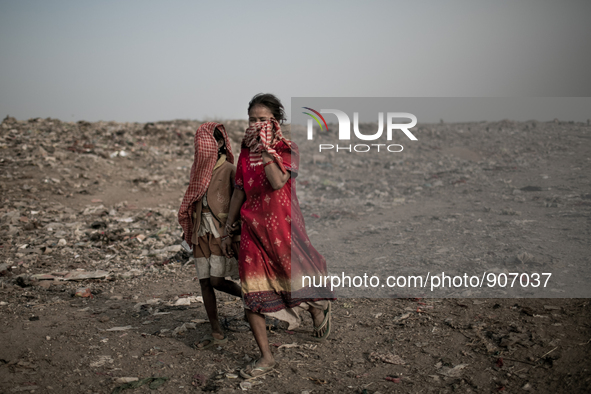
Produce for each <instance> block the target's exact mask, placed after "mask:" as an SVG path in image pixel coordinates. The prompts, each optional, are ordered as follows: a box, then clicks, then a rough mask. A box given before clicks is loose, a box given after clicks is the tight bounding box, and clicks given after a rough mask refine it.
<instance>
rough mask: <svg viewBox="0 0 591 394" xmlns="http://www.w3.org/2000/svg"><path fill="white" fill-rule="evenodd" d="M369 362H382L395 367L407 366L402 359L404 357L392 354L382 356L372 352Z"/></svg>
mask: <svg viewBox="0 0 591 394" xmlns="http://www.w3.org/2000/svg"><path fill="white" fill-rule="evenodd" d="M369 361H371V362H376V361H382V362H385V363H387V364H394V365H404V364H406V363H405V362H404V360H403V359H402V357H400V356H397V355H394V354H392V353H383V354H380V353H378V352H371V353H370V354H369Z"/></svg>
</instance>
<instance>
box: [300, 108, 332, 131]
mask: <svg viewBox="0 0 591 394" xmlns="http://www.w3.org/2000/svg"><path fill="white" fill-rule="evenodd" d="M302 108H304V109H307V110H309V111H312V112H314V113H315V114H316V115H318V116H320V119H322V122H324V126H325V127H326V130H327V131H328V126H327V125H326V120H324V116H322V115H320V112H318V111H316V110H314V109H312V108H309V107H302ZM302 113H303V114H306V115H308V116H311V117H312V118H313V119H314V120H315V121H316V123H318V126H320V130H323V128H322V123H320V120H318V118H317V117H315V116H314V115H312V114H311V113H309V112H302Z"/></svg>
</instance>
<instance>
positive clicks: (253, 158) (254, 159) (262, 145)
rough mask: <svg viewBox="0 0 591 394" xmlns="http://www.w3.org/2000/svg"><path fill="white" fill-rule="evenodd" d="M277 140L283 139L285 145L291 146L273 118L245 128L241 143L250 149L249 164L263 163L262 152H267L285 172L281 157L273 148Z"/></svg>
mask: <svg viewBox="0 0 591 394" xmlns="http://www.w3.org/2000/svg"><path fill="white" fill-rule="evenodd" d="M259 137H260V138H259ZM279 141H283V142H285V144H286V145H287V146H291V143H290V142H289V141H288V140H287V139H286V138H285V137H284V136H283V133H281V127H280V126H279V122H277V120H275V119H273V118H271V119H270V120H268V121H266V122H258V123H255V125H254V126H252V127H249V128H248V129H246V132H245V133H244V139H243V140H242V145H244V146H246V147H247V148H249V149H250V165H251V166H258V165H261V164H263V155H262V152H267V153H269V154H270V155H271V156H273V161H275V163H277V165H278V166H279V168H280V169H281V172H283V173H284V174H285V171H286V170H285V166H284V165H283V159H282V158H281V156H279V155H278V154H277V152H276V151H275V149H274V148H275V147H276V146H277V144H278V143H279Z"/></svg>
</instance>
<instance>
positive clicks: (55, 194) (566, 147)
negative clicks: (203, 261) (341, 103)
mask: <svg viewBox="0 0 591 394" xmlns="http://www.w3.org/2000/svg"><path fill="white" fill-rule="evenodd" d="M201 123H202V122H199V121H192V120H175V121H167V122H155V123H146V124H143V123H116V122H94V123H89V122H84V121H80V122H63V121H60V120H57V119H40V118H37V119H30V120H16V119H14V118H11V117H6V118H5V119H4V120H3V122H2V124H1V125H0V169H1V171H0V175H1V177H0V191H1V193H2V195H1V196H2V202H3V203H2V207H1V208H0V237H1V247H0V255H1V257H2V258H1V260H0V322H1V323H0V388H1V390H0V391H2V392H56V393H80V392H86V393H99V392H100V393H104V392H120V391H124V390H126V389H134V388H140V387H141V388H140V390H144V391H147V390H148V387H150V388H154V389H156V388H157V389H158V390H159V391H160V392H165V393H182V392H202V391H203V392H204V391H210V392H211V391H213V392H217V393H235V392H242V391H248V390H252V391H254V392H269V393H272V392H291V393H305V392H307V393H311V392H325V393H331V392H344V391H346V392H355V393H378V392H381V393H388V392H442V393H448V392H449V393H451V392H474V393H476V392H502V391H506V392H510V391H526V392H527V391H530V392H536V393H562V392H568V393H578V392H589V391H591V379H590V378H589V372H588V367H587V365H588V361H589V359H590V357H589V356H590V349H591V342H590V341H589V338H591V313H590V310H589V309H590V306H589V302H588V300H587V299H573V298H552V299H538V298H530V299H527V298H497V299H492V298H468V297H474V296H478V294H476V293H474V292H472V293H466V289H461V291H459V290H458V291H454V292H449V293H446V297H456V298H426V297H419V296H417V297H393V296H391V295H390V296H389V297H385V298H374V297H373V296H372V295H371V294H368V295H360V294H359V293H353V294H352V295H348V296H350V297H352V298H343V297H341V298H339V299H338V300H337V301H336V302H335V303H334V305H333V306H334V308H333V318H332V330H331V331H332V332H331V335H330V337H329V340H328V341H327V342H325V343H321V344H318V343H314V342H310V341H309V335H310V332H311V330H312V321H311V319H310V318H309V317H308V316H305V317H304V321H303V325H302V326H301V328H299V329H297V330H296V331H289V330H286V329H285V327H284V326H283V325H282V324H280V323H279V322H277V321H274V320H268V322H267V323H268V334H269V341H270V344H271V347H272V349H273V352H274V354H275V357H276V359H277V360H278V362H279V364H278V367H277V370H276V371H274V372H272V373H270V374H268V375H266V377H265V378H260V379H255V380H253V381H244V380H242V379H241V378H239V373H238V370H239V369H240V368H242V367H244V366H245V365H246V364H247V363H249V362H250V361H252V360H253V359H256V358H258V351H257V347H256V344H255V342H254V339H253V337H252V334H251V333H250V332H248V331H247V330H248V326H247V325H245V322H243V321H242V316H243V309H242V303H241V301H240V300H239V299H236V298H234V297H230V296H227V295H225V294H221V293H217V296H218V306H219V314H220V317H221V321H222V324H223V326H224V329H225V331H226V333H227V335H228V337H229V342H228V344H227V345H224V346H223V347H221V346H220V347H217V348H211V349H208V350H201V351H200V350H196V349H194V348H193V347H192V345H193V344H194V343H195V342H196V341H198V340H199V339H200V338H203V337H204V336H205V335H207V334H209V333H210V327H209V325H208V322H207V315H206V313H205V310H204V308H203V304H202V301H203V300H202V298H201V297H200V290H199V286H198V282H197V280H196V278H195V270H194V268H193V267H191V266H190V265H188V264H187V262H188V258H189V256H188V254H187V253H186V252H185V251H184V250H183V249H182V248H181V247H180V246H179V242H180V235H181V229H180V227H179V226H178V224H177V221H176V212H177V209H178V207H179V205H180V201H181V199H182V196H183V194H184V192H185V188H186V185H187V183H188V180H189V171H190V168H191V165H192V160H193V136H194V133H195V130H196V129H197V127H198V126H199V125H200V124H201ZM223 123H224V125H225V127H226V129H227V130H228V132H229V134H230V136H231V140H232V144H233V150H234V152H235V154H237V153H238V150H237V148H238V147H239V143H240V140H241V138H242V134H243V132H244V129H245V128H246V126H247V122H246V121H245V120H232V121H224V122H223ZM371 127H373V126H371V125H369V126H367V128H368V130H369V129H371ZM286 129H288V127H286ZM329 129H330V127H329ZM416 135H417V137H418V138H419V141H420V144H416V145H412V144H406V143H404V147H405V150H404V152H401V153H397V154H392V155H391V156H387V159H386V158H385V157H384V156H382V157H378V156H368V157H364V158H363V159H359V157H355V156H352V155H351V156H346V155H341V154H340V153H339V154H337V153H334V154H327V155H314V154H310V155H309V154H307V152H310V151H309V149H310V148H311V147H309V146H307V145H306V143H305V142H304V143H302V144H301V146H300V149H301V150H302V152H304V153H303V154H302V171H301V173H300V175H299V177H298V178H297V181H298V196H299V198H300V202H301V206H302V212H303V214H304V216H305V218H306V226H307V229H308V234H309V235H310V238H311V240H312V243H313V244H314V246H315V247H316V248H317V249H318V250H319V251H320V252H321V253H322V254H323V255H324V256H325V257H326V258H327V260H328V264H329V269H334V268H336V267H340V265H339V264H345V263H347V264H349V263H351V262H352V263H355V262H357V263H358V265H359V267H358V268H359V269H361V270H365V271H367V270H377V268H376V267H384V266H385V267H389V268H390V269H394V268H395V269H397V270H402V271H404V270H407V271H408V272H410V269H411V268H415V269H419V270H422V269H425V268H427V267H428V266H431V265H432V264H435V265H436V266H437V267H438V268H439V269H440V270H445V269H446V267H447V266H448V265H451V264H457V267H459V268H460V269H466V270H468V269H472V268H474V269H478V270H482V269H483V268H494V269H495V271H494V272H495V273H496V274H499V273H502V272H504V270H506V269H507V267H514V266H519V267H521V270H522V271H528V272H531V271H532V270H534V269H540V267H546V268H547V267H550V268H552V267H558V268H557V269H559V270H560V271H561V272H566V273H567V274H569V275H571V276H572V277H573V278H574V277H577V276H580V275H581V274H580V272H581V271H579V270H578V268H577V267H580V266H583V265H585V264H586V265H587V266H588V265H589V264H588V255H589V253H588V252H589V217H590V214H591V202H590V201H591V182H590V175H589V174H591V171H590V170H591V168H590V166H591V161H590V159H589V158H590V157H591V146H590V144H589V138H590V137H591V128H590V127H589V125H588V124H583V123H573V122H559V121H555V122H536V121H529V122H511V121H502V122H474V123H464V124H445V123H441V124H433V125H419V126H418V130H417V134H416ZM329 137H330V135H328V136H327V137H326V138H329ZM345 174H346V176H345ZM344 266H346V267H350V266H349V265H344ZM405 272H406V271H405ZM378 273H379V272H378ZM379 274H380V275H382V273H379ZM557 274H558V272H557ZM583 280H585V278H583ZM587 281H588V278H587ZM587 283H588V282H587ZM556 289H557V290H563V289H564V288H563V287H561V288H559V287H557V288H556ZM468 290H470V289H468ZM557 294H558V297H560V294H564V293H557ZM346 295H347V294H344V296H346ZM504 297H508V296H504ZM130 392H131V391H130Z"/></svg>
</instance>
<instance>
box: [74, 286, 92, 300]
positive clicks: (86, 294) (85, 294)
mask: <svg viewBox="0 0 591 394" xmlns="http://www.w3.org/2000/svg"><path fill="white" fill-rule="evenodd" d="M74 296H75V297H81V298H92V293H91V292H90V288H88V287H81V288H79V289H78V290H76V293H74Z"/></svg>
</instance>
